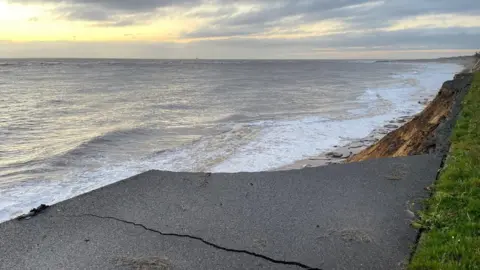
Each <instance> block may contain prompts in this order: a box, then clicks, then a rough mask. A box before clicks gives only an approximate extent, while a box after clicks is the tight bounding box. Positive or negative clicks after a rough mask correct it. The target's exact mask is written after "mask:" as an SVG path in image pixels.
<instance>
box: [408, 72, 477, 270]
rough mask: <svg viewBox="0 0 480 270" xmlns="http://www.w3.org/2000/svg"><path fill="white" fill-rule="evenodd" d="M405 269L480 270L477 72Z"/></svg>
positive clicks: (418, 225)
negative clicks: (414, 247)
mask: <svg viewBox="0 0 480 270" xmlns="http://www.w3.org/2000/svg"><path fill="white" fill-rule="evenodd" d="M414 225H415V226H417V227H418V228H421V229H422V230H423V234H422V237H421V239H420V241H419V244H418V247H417V250H416V253H415V255H414V257H413V259H412V262H411V263H410V265H409V269H415V270H419V269H422V270H423V269H425V270H426V269H480V72H477V73H476V74H475V76H474V81H473V83H472V86H471V88H470V91H469V93H468V94H467V96H466V97H465V100H464V101H463V108H462V112H461V114H460V117H459V119H458V121H457V123H456V126H455V129H454V131H453V135H452V146H451V149H450V153H449V156H448V158H447V160H446V163H445V166H444V168H443V170H442V172H441V174H440V177H439V179H438V181H437V183H436V184H435V186H434V191H433V195H432V197H431V198H430V199H429V200H428V201H427V208H426V211H424V212H422V213H420V219H419V220H418V221H416V222H415V223H414Z"/></svg>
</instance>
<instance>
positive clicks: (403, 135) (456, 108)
mask: <svg viewBox="0 0 480 270" xmlns="http://www.w3.org/2000/svg"><path fill="white" fill-rule="evenodd" d="M475 69H480V61H479V60H477V61H476V63H475V64H474V66H473V68H472V70H475ZM471 81H472V75H471V74H469V73H466V74H457V75H455V78H454V79H453V80H451V81H446V82H445V83H444V84H443V86H442V87H441V89H440V91H439V92H438V94H437V96H436V97H435V98H434V100H433V101H432V102H430V104H429V105H428V106H427V107H426V108H425V109H424V110H423V111H422V112H421V113H419V114H418V115H417V116H415V117H414V118H413V119H412V120H411V121H410V122H408V123H406V124H405V125H403V126H402V127H400V128H398V129H397V130H394V131H392V132H390V133H389V134H387V135H386V136H385V137H383V138H382V139H381V140H380V141H378V142H377V143H375V144H374V145H372V146H370V147H369V148H367V149H365V150H363V151H362V152H360V153H358V154H357V155H354V156H353V157H351V158H349V159H348V160H347V161H348V162H357V161H363V160H368V159H375V158H382V157H399V156H411V155H420V154H426V153H438V154H440V155H443V154H445V153H446V152H447V151H448V148H449V137H450V134H451V130H452V128H453V126H454V123H455V121H456V118H457V116H458V114H459V112H460V107H461V102H462V100H463V98H464V97H465V94H466V93H467V92H468V89H469V88H470V84H471Z"/></svg>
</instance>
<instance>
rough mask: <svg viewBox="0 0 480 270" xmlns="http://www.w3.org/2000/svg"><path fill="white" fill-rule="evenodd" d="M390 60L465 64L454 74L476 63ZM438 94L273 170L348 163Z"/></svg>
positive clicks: (400, 125)
mask: <svg viewBox="0 0 480 270" xmlns="http://www.w3.org/2000/svg"><path fill="white" fill-rule="evenodd" d="M390 62H413V63H439V64H445V63H451V64H457V65H459V66H463V70H462V71H460V72H458V73H455V74H453V76H455V75H456V74H460V73H463V72H468V71H470V70H471V69H472V68H473V66H474V65H475V63H474V59H473V57H471V58H468V57H462V58H458V59H437V60H436V61H435V60H410V61H409V60H392V61H390ZM452 79H453V77H452ZM440 90H441V88H440V89H438V90H437V92H436V94H438V92H439V91H440ZM436 94H435V95H433V96H431V97H430V98H424V99H421V100H418V101H417V102H418V103H419V104H422V105H423V108H422V110H421V111H419V112H418V113H416V114H413V115H404V116H400V117H397V118H394V119H391V120H390V121H388V123H387V124H384V125H383V126H382V127H380V128H376V129H374V130H373V131H372V132H371V133H370V134H369V135H368V136H367V137H364V138H360V139H356V140H353V141H351V142H349V143H347V144H345V145H336V146H334V148H333V149H329V150H327V151H325V152H322V153H320V154H318V155H314V156H310V157H307V158H305V159H301V160H297V161H295V162H293V163H290V164H287V165H284V166H281V167H278V168H275V169H273V170H272V171H285V170H298V169H303V168H310V167H321V166H326V165H330V164H342V163H347V160H348V159H349V158H351V157H353V156H355V155H357V154H359V153H360V152H362V151H363V150H365V149H367V148H368V147H370V146H372V145H374V144H375V143H377V142H378V141H380V140H381V139H382V138H383V137H385V136H386V135H387V134H389V133H390V132H393V131H395V130H397V129H399V128H401V127H402V126H403V125H405V124H406V123H408V122H409V121H410V120H412V119H413V118H414V117H415V116H416V115H418V114H420V113H421V112H422V111H423V110H425V108H426V107H427V106H428V105H429V104H430V102H432V101H433V100H434V99H435V97H436Z"/></svg>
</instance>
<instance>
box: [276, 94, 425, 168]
mask: <svg viewBox="0 0 480 270" xmlns="http://www.w3.org/2000/svg"><path fill="white" fill-rule="evenodd" d="M429 102H430V101H429ZM425 104H428V103H425ZM425 106H426V105H425ZM414 117H415V115H411V116H401V117H398V118H395V119H393V120H390V121H389V123H388V124H386V125H384V126H383V127H382V128H377V129H374V130H373V131H372V132H371V133H370V135H368V136H367V137H364V138H360V139H356V140H353V141H352V142H349V143H347V144H345V145H341V146H339V145H336V146H334V148H333V149H330V150H328V151H325V152H323V153H321V154H319V155H315V156H311V157H308V158H306V159H301V160H297V161H295V162H294V163H291V164H288V165H284V166H282V167H279V168H276V169H274V170H272V171H286V170H298V169H303V168H310V167H321V166H326V165H330V164H342V163H346V161H347V159H348V158H350V157H352V156H354V155H356V154H358V153H360V152H361V151H363V150H365V149H367V148H368V147H369V146H371V145H373V144H375V143H376V142H378V141H380V140H381V139H382V138H383V137H384V136H385V135H387V134H388V133H390V132H392V131H394V130H396V129H398V128H400V127H402V126H403V125H404V124H406V123H407V122H408V121H410V120H411V119H413V118H414Z"/></svg>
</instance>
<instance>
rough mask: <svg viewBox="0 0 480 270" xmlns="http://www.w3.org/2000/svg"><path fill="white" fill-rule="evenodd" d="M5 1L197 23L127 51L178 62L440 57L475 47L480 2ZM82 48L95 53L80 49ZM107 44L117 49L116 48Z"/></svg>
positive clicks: (122, 21)
mask: <svg viewBox="0 0 480 270" xmlns="http://www.w3.org/2000/svg"><path fill="white" fill-rule="evenodd" d="M8 2H9V3H20V4H29V3H34V4H35V3H36V4H38V3H49V4H53V5H55V7H54V13H55V14H56V15H57V16H58V17H60V18H62V19H63V20H71V21H86V22H88V25H89V26H94V27H99V28H102V27H116V28H122V27H126V26H134V25H149V24H151V23H152V22H154V21H155V20H156V19H158V18H164V17H170V16H172V17H177V18H180V19H184V20H194V23H191V24H189V25H188V26H189V27H186V29H188V31H186V30H184V29H182V30H181V31H180V32H179V33H175V38H176V39H177V40H176V41H177V43H175V42H173V43H171V42H166V43H164V45H165V46H166V47H163V46H161V45H160V44H157V43H148V44H145V45H141V44H137V43H135V44H133V43H128V44H125V45H124V46H126V47H128V48H130V49H131V50H132V51H133V52H132V55H137V54H138V55H141V56H140V57H146V55H144V54H149V55H152V57H160V58H163V57H167V58H171V57H173V56H175V55H179V56H181V58H184V57H185V56H191V57H197V56H198V57H203V58H217V57H221V56H225V57H227V58H232V55H235V56H237V55H238V56H242V55H243V56H249V55H250V57H254V58H255V57H260V58H262V57H266V58H269V57H270V56H272V57H273V55H277V57H279V56H281V57H288V56H295V55H319V53H321V54H320V55H323V53H327V52H329V51H330V52H332V51H338V50H344V51H349V52H352V51H363V50H371V51H379V50H383V51H395V50H417V51H419V50H424V49H432V50H434V49H435V50H437V51H439V50H446V49H448V50H470V49H476V48H478V47H479V46H480V45H479V44H480V23H478V22H479V21H480V1H477V0H455V1H453V0H8ZM190 26H191V27H190ZM130 30H131V29H128V31H130ZM120 31H121V30H120ZM134 31H135V30H134ZM135 40H137V38H136V39H135ZM109 44H110V43H109ZM87 45H88V46H90V47H92V48H97V47H95V46H94V45H92V44H84V46H87ZM56 46H59V47H62V46H66V45H64V44H63V45H58V44H57V45H56ZM69 46H70V45H69ZM112 46H115V48H117V47H118V48H120V47H121V45H120V44H115V45H112ZM62 48H63V47H62ZM140 48H141V49H140ZM96 50H99V49H96ZM114 51H115V50H112V53H113V52H114ZM119 51H125V50H124V49H122V50H120V49H119ZM180 52H181V53H180ZM104 53H107V54H108V53H111V52H104ZM235 58H236V57H235ZM240 58H241V57H240Z"/></svg>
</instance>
